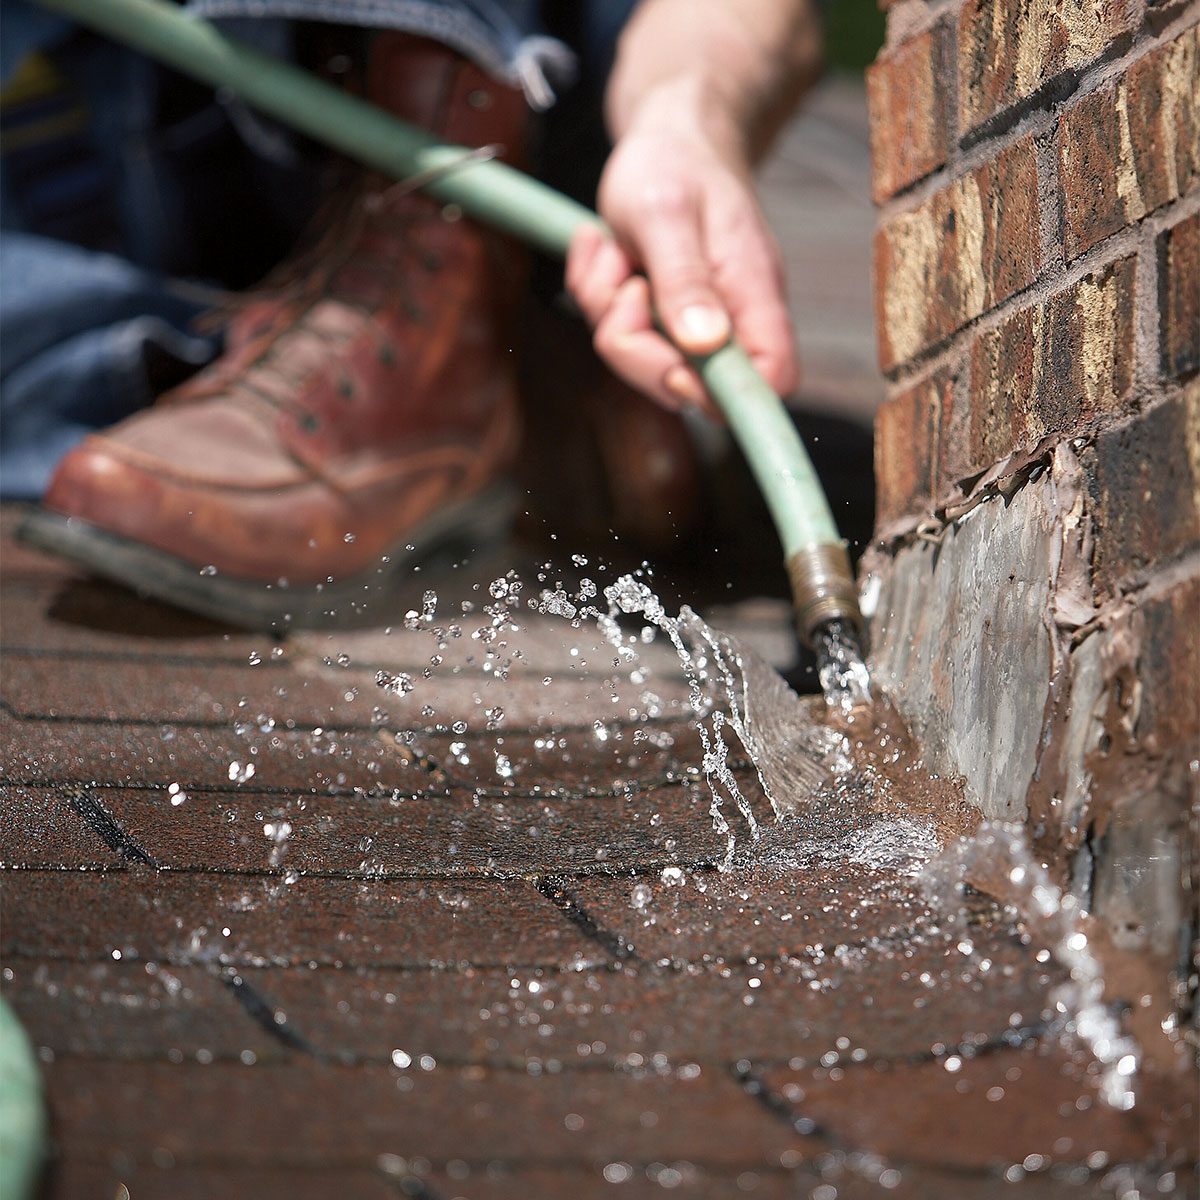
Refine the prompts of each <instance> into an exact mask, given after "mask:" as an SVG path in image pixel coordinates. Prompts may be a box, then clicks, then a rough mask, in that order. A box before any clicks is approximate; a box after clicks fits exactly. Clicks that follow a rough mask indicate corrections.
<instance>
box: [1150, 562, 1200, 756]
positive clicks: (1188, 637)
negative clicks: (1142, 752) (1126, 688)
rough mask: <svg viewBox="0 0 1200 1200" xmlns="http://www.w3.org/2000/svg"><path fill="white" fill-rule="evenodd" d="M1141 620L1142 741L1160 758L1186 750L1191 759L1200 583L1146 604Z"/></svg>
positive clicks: (1197, 699)
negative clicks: (1178, 749)
mask: <svg viewBox="0 0 1200 1200" xmlns="http://www.w3.org/2000/svg"><path fill="white" fill-rule="evenodd" d="M1140 614H1141V619H1142V621H1143V623H1144V624H1143V626H1142V634H1141V639H1140V642H1141V650H1140V653H1139V656H1138V678H1139V679H1140V681H1141V685H1142V690H1141V701H1140V709H1139V712H1138V719H1137V730H1136V732H1137V737H1138V740H1139V742H1141V744H1142V745H1143V746H1144V747H1145V748H1146V749H1147V750H1150V751H1151V752H1153V753H1155V754H1163V753H1165V752H1167V751H1168V750H1170V749H1172V748H1182V750H1183V751H1184V752H1185V753H1186V754H1188V755H1189V756H1192V755H1194V752H1195V748H1196V730H1197V729H1200V577H1197V576H1192V577H1191V578H1190V579H1185V580H1183V581H1182V582H1180V583H1178V584H1176V585H1175V586H1174V587H1172V588H1171V589H1170V590H1169V591H1167V592H1166V593H1165V594H1163V595H1156V596H1153V597H1151V598H1150V599H1148V600H1146V601H1145V603H1143V604H1142V606H1141V610H1140Z"/></svg>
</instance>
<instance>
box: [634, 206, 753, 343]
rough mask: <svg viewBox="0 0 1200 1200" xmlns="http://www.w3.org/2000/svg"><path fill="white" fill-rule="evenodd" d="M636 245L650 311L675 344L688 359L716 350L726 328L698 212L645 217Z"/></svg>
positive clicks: (690, 210) (727, 331) (686, 209)
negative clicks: (651, 304)
mask: <svg viewBox="0 0 1200 1200" xmlns="http://www.w3.org/2000/svg"><path fill="white" fill-rule="evenodd" d="M638 243H639V244H638V250H639V251H640V257H641V259H642V262H643V263H644V264H645V267H646V274H647V275H648V276H649V277H650V288H651V292H652V294H653V297H654V307H655V310H656V312H657V314H658V318H659V320H660V321H662V323H663V326H664V327H665V328H666V331H667V332H668V333H669V334H670V335H671V338H672V339H673V340H674V342H675V344H676V345H677V346H678V347H679V348H680V349H681V350H683V351H685V352H686V353H689V354H709V353H711V352H712V351H714V350H719V349H720V348H721V346H723V345H724V344H725V343H726V342H727V341H728V340H729V336H730V333H731V325H730V321H729V315H728V313H727V312H726V311H725V305H724V304H723V303H722V302H721V299H720V297H719V296H718V295H717V292H716V289H715V288H714V286H713V282H712V268H711V267H710V266H709V262H708V256H707V255H706V254H705V252H704V244H703V240H702V237H701V232H700V214H699V211H698V209H697V208H695V207H694V206H688V207H683V208H679V209H675V210H672V211H668V212H664V213H654V214H648V215H647V217H646V218H645V219H644V220H643V222H642V228H641V230H640V236H639V238H638Z"/></svg>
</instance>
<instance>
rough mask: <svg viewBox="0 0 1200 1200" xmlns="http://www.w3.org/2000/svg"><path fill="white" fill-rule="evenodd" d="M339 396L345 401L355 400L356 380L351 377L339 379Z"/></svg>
mask: <svg viewBox="0 0 1200 1200" xmlns="http://www.w3.org/2000/svg"><path fill="white" fill-rule="evenodd" d="M337 388H338V394H339V395H340V396H341V397H342V399H344V400H352V399H353V398H354V380H352V379H351V378H350V376H349V375H342V376H340V377H339V378H338V385H337Z"/></svg>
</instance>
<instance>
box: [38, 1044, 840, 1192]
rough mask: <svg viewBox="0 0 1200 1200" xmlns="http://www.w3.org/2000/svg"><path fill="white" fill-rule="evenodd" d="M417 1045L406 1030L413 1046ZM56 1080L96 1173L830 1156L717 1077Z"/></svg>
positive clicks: (71, 1076) (56, 1101) (158, 1072)
mask: <svg viewBox="0 0 1200 1200" xmlns="http://www.w3.org/2000/svg"><path fill="white" fill-rule="evenodd" d="M402 1037H403V1031H402V1030H398V1031H397V1045H398V1046H400V1045H403V1041H402V1040H401V1039H402ZM46 1076H47V1093H48V1101H49V1104H50V1106H51V1109H52V1111H53V1112H54V1114H55V1134H56V1137H57V1138H58V1139H59V1140H60V1141H61V1142H62V1143H64V1144H66V1145H69V1146H71V1147H72V1148H73V1149H74V1152H75V1153H76V1154H77V1155H78V1156H79V1157H80V1158H81V1159H85V1160H86V1159H89V1158H90V1159H93V1160H100V1161H104V1160H106V1159H111V1158H112V1157H113V1156H115V1155H118V1154H125V1155H129V1156H133V1155H134V1154H135V1153H136V1152H138V1151H141V1155H140V1156H145V1155H146V1150H145V1148H147V1147H149V1148H161V1149H162V1150H164V1151H166V1152H167V1153H168V1154H170V1155H171V1156H172V1157H173V1159H174V1161H175V1162H176V1163H178V1164H179V1165H180V1166H188V1165H191V1164H202V1163H210V1162H213V1161H231V1160H232V1161H235V1162H240V1163H243V1164H246V1165H261V1166H268V1165H270V1166H279V1167H284V1166H289V1165H303V1164H306V1163H314V1162H315V1163H320V1162H329V1161H337V1162H340V1163H347V1162H356V1161H357V1162H364V1161H365V1162H376V1161H377V1160H378V1157H379V1156H380V1155H388V1156H391V1157H396V1156H399V1157H403V1158H412V1157H417V1156H420V1157H424V1158H426V1159H432V1160H434V1161H438V1160H442V1161H445V1160H446V1159H452V1158H453V1159H461V1158H467V1159H470V1160H471V1161H474V1162H481V1163H482V1162H487V1161H489V1160H493V1159H498V1160H501V1161H504V1160H517V1161H534V1162H538V1161H542V1162H547V1161H548V1162H570V1161H572V1160H575V1161H578V1160H580V1159H583V1160H584V1161H589V1162H593V1163H598V1164H603V1163H606V1162H612V1161H614V1160H624V1161H632V1162H651V1161H656V1160H657V1161H659V1162H674V1161H678V1160H680V1159H683V1160H686V1161H688V1162H698V1163H712V1164H722V1165H724V1164H738V1165H740V1166H742V1168H743V1169H744V1168H745V1166H746V1165H748V1164H758V1163H761V1162H767V1161H771V1162H778V1161H779V1156H780V1155H781V1154H784V1153H787V1152H789V1151H790V1152H791V1154H792V1157H793V1159H794V1161H797V1162H798V1161H799V1160H800V1158H801V1152H802V1151H803V1150H804V1148H805V1147H806V1146H811V1147H812V1151H813V1152H814V1153H817V1152H820V1151H826V1152H827V1151H828V1150H829V1147H828V1145H827V1144H825V1143H822V1142H821V1141H820V1139H819V1138H806V1137H804V1136H802V1135H801V1134H799V1133H797V1132H796V1131H795V1130H794V1129H792V1128H791V1126H790V1125H789V1124H788V1123H787V1122H786V1121H781V1120H780V1119H779V1118H778V1117H777V1116H776V1115H775V1114H774V1113H773V1112H771V1111H770V1109H769V1108H768V1107H767V1106H766V1105H764V1104H762V1103H761V1102H759V1101H758V1100H757V1099H755V1097H753V1096H751V1095H748V1094H747V1093H746V1091H745V1090H744V1089H743V1088H742V1087H741V1086H740V1084H739V1083H738V1081H737V1080H735V1079H733V1078H731V1077H730V1075H729V1074H728V1073H727V1072H714V1071H710V1070H700V1071H698V1072H696V1071H689V1072H687V1073H685V1074H682V1075H680V1076H677V1075H676V1074H675V1073H674V1072H672V1073H669V1074H658V1073H654V1072H646V1073H644V1074H634V1073H632V1072H623V1071H621V1072H619V1071H611V1070H592V1071H562V1072H559V1073H550V1072H546V1073H543V1074H540V1075H534V1074H531V1073H527V1072H525V1071H511V1070H492V1069H488V1068H483V1067H478V1066H473V1065H472V1066H455V1065H447V1064H444V1063H438V1064H436V1065H434V1064H432V1063H431V1064H430V1066H429V1069H420V1068H418V1066H417V1064H415V1063H414V1064H413V1066H412V1068H411V1069H409V1070H406V1071H397V1070H395V1069H394V1068H392V1067H390V1066H389V1067H383V1066H378V1067H368V1066H356V1067H341V1066H320V1065H316V1064H313V1063H311V1062H294V1063H288V1064H282V1063H281V1064H278V1065H276V1064H261V1065H256V1066H253V1067H245V1066H242V1065H241V1064H238V1063H219V1062H214V1063H210V1064H208V1065H200V1064H183V1065H176V1064H174V1063H128V1062H124V1063H97V1062H89V1061H86V1060H76V1059H68V1058H64V1059H61V1060H59V1061H58V1062H56V1063H55V1064H53V1066H52V1067H51V1068H50V1069H48V1070H47V1072H46ZM647 1113H649V1114H653V1115H652V1116H650V1117H647V1116H646V1114H647ZM571 1116H574V1118H575V1119H574V1120H568V1119H567V1118H569V1117H571ZM714 1130H719V1131H720V1136H719V1137H717V1136H714ZM335 1194H338V1193H337V1189H336V1188H335Z"/></svg>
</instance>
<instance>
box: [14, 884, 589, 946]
mask: <svg viewBox="0 0 1200 1200" xmlns="http://www.w3.org/2000/svg"><path fill="white" fill-rule="evenodd" d="M4 902H5V905H4V906H5V924H4V929H3V932H2V933H0V946H2V947H3V953H4V955H5V957H6V958H7V957H8V956H9V955H20V956H22V957H26V958H31V957H44V958H69V959H74V960H77V961H85V962H86V961H100V960H104V959H108V958H111V957H120V958H124V959H131V958H137V959H143V960H152V961H157V962H160V963H161V962H168V963H177V964H188V963H194V962H220V963H222V964H228V965H232V966H241V965H248V964H252V963H256V962H257V963H263V962H277V963H295V964H300V965H303V964H305V963H316V964H321V963H325V964H344V965H346V966H351V967H353V966H372V965H390V966H405V965H407V966H429V965H432V964H437V963H474V964H477V965H486V964H496V965H508V964H511V965H514V966H519V965H522V964H537V965H543V966H550V967H553V966H583V965H586V964H588V963H595V962H604V961H607V960H608V955H607V954H606V952H605V951H604V950H603V949H602V948H601V946H600V944H599V942H597V941H595V940H594V939H590V938H587V937H585V936H584V934H583V933H582V932H581V931H580V930H579V929H578V928H577V927H576V926H575V925H573V924H572V923H571V922H570V921H568V919H567V918H566V916H565V915H564V914H563V913H561V912H560V911H559V910H558V909H557V908H556V907H555V906H554V904H552V903H551V901H549V900H548V899H546V898H545V897H544V896H542V895H541V894H540V893H539V892H538V890H537V889H536V888H535V887H534V886H533V885H532V884H531V883H528V882H526V881H525V880H506V881H501V880H489V881H486V882H483V881H480V880H467V879H461V880H455V881H454V882H453V884H447V883H446V882H445V881H443V880H427V881H426V880H407V879H385V880H369V881H362V880H357V879H323V878H313V877H310V876H301V877H300V878H299V879H298V880H296V881H295V882H294V883H292V884H290V885H289V884H286V883H285V882H284V881H283V880H282V879H279V878H275V877H270V876H268V877H261V876H260V877H253V876H236V875H229V876H223V875H200V874H185V873H183V872H163V873H161V874H159V875H157V876H155V875H154V874H153V873H152V872H150V873H147V872H146V871H144V870H143V871H136V872H135V871H108V872H63V871H45V872H43V871H17V872H13V873H12V874H11V875H10V876H9V877H8V879H6V881H5V886H4ZM226 931H227V932H226Z"/></svg>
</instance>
